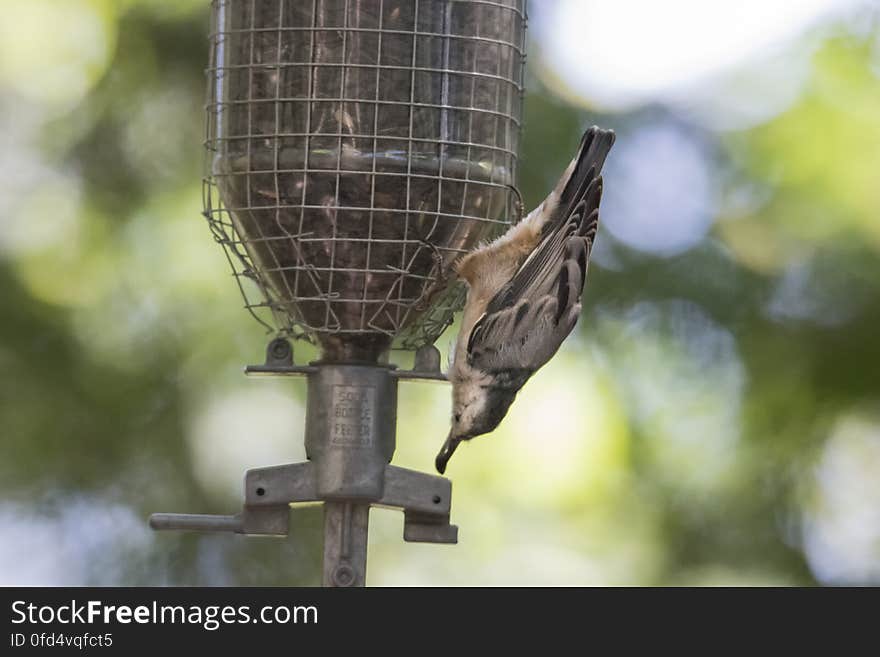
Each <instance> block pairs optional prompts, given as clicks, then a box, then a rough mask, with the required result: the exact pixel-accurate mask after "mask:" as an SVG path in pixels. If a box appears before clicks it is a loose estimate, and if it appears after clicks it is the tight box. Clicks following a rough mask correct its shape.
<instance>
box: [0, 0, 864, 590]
mask: <svg viewBox="0 0 880 657" xmlns="http://www.w3.org/2000/svg"><path fill="white" fill-rule="evenodd" d="M63 4H64V7H63V8H61V7H60V5H59V3H57V2H53V1H52V0H6V2H5V3H4V11H5V12H8V16H9V17H11V19H10V20H8V21H5V22H4V24H5V27H0V37H3V38H0V62H2V63H0V89H2V90H3V93H2V94H0V98H2V99H0V140H2V143H3V144H4V151H5V153H4V156H3V159H0V170H2V172H3V178H4V179H5V182H3V183H0V197H2V201H0V222H2V224H3V228H4V230H3V234H0V303H2V308H3V311H2V312H3V319H2V322H0V371H2V373H3V374H2V376H0V521H3V522H4V523H5V525H6V527H7V528H8V531H5V532H4V533H5V537H3V538H0V578H2V579H0V583H50V584H51V583H70V584H251V585H277V584H315V583H317V582H318V572H319V562H320V525H321V517H320V510H319V509H316V508H314V507H311V508H303V509H297V510H296V511H295V512H294V513H293V515H292V519H293V521H292V524H293V531H292V534H291V537H290V538H289V539H287V540H266V539H245V538H242V537H227V536H216V535H208V536H204V537H200V536H191V535H183V536H178V535H169V534H163V535H158V536H157V535H153V534H151V533H150V532H149V530H147V529H146V517H147V515H148V514H149V513H150V512H153V511H160V510H179V511H184V510H187V511H193V512H229V511H231V510H232V509H234V508H235V506H236V505H237V504H238V503H239V490H238V488H239V484H240V475H241V473H242V472H243V471H244V470H245V469H246V468H248V467H254V466H259V465H268V464H271V463H278V462H284V461H293V460H301V459H302V458H303V457H304V454H303V450H302V446H301V445H300V442H301V441H300V438H299V436H300V433H299V431H300V427H301V424H302V413H303V410H302V404H303V399H304V394H305V392H304V386H303V384H302V382H297V381H281V380H245V379H244V377H243V375H242V373H241V367H242V365H244V364H245V363H249V362H258V361H260V360H261V356H262V354H261V352H262V349H263V345H264V344H265V342H266V340H267V339H268V336H265V335H264V334H262V332H261V329H260V328H259V327H258V326H257V324H256V323H254V322H253V321H252V320H251V319H250V318H249V317H248V316H247V314H246V313H245V312H244V311H243V310H242V309H241V301H240V298H239V296H238V291H237V290H236V289H235V285H234V282H233V280H232V278H231V277H230V275H229V271H228V268H227V264H226V261H225V259H224V256H223V254H222V252H221V251H220V249H219V247H217V246H216V245H215V244H213V243H212V240H211V238H210V234H209V232H208V229H207V227H206V226H204V225H203V222H202V220H200V217H199V210H200V202H201V200H200V178H201V168H202V153H201V140H202V135H203V131H204V127H203V122H204V116H203V109H202V105H203V95H204V74H203V69H204V66H205V57H206V51H207V47H206V35H207V26H208V17H207V7H206V5H207V4H208V3H207V2H203V1H201V0H191V1H189V2H179V1H171V0H168V1H165V2H159V1H158V0H150V1H148V0H140V1H139V0H128V1H126V2H109V1H103V0H70V2H66V3H63ZM58 35H63V38H57V37H58ZM25 37H27V38H25ZM877 37H878V34H875V33H872V34H868V35H865V34H862V35H860V36H853V35H848V34H841V35H838V36H835V37H833V38H830V39H828V40H827V41H826V42H825V43H824V45H823V46H822V47H821V48H819V49H818V50H817V52H816V53H815V55H814V61H813V63H812V74H811V78H810V81H809V83H808V85H807V87H806V89H805V90H804V91H803V93H802V94H801V95H800V97H799V98H798V99H797V100H796V102H795V103H794V104H793V105H792V106H791V107H789V108H788V109H786V110H785V111H784V112H783V113H781V114H779V115H778V116H776V117H774V118H772V119H770V120H769V121H767V122H765V123H763V124H760V125H758V126H756V127H753V128H750V129H746V130H741V131H738V132H724V133H721V132H719V133H713V132H711V131H699V130H697V131H696V132H698V133H699V139H700V140H701V141H703V142H704V143H705V144H707V145H708V146H709V152H711V153H712V160H711V166H712V167H713V170H712V175H713V176H714V178H715V179H716V180H717V184H718V185H719V188H720V189H721V190H722V198H723V199H729V198H738V197H741V196H743V195H745V196H746V197H747V198H748V200H747V202H745V203H728V202H725V201H723V202H722V203H721V204H720V207H719V208H717V209H716V210H715V211H714V213H715V216H714V217H713V219H714V220H715V221H714V225H713V228H712V229H711V231H710V232H709V234H708V235H707V236H706V237H705V238H704V239H702V240H701V241H700V242H699V243H698V244H696V246H694V247H693V248H689V249H687V250H685V251H684V252H681V253H678V254H675V255H668V256H660V255H651V254H649V253H644V252H639V251H637V250H634V249H632V248H630V247H628V246H627V245H626V244H625V243H624V242H623V241H621V240H619V239H616V238H615V237H614V236H613V235H611V234H609V233H608V232H607V231H606V230H604V229H603V231H602V232H601V234H600V237H599V240H600V242H603V243H604V247H603V248H605V257H603V258H598V259H597V262H595V264H594V265H593V267H592V269H591V273H590V281H589V286H588V288H589V291H588V294H587V296H586V300H585V312H584V317H583V320H582V321H581V323H580V325H579V329H578V331H577V332H576V334H575V335H574V336H573V337H572V338H571V339H570V340H569V341H568V343H567V344H566V347H565V349H563V351H562V352H561V353H560V354H559V356H558V357H557V358H556V359H554V361H553V362H552V363H551V364H549V365H548V366H547V367H546V368H545V370H543V371H542V372H541V373H540V374H538V375H537V376H536V377H535V378H534V379H533V381H531V382H530V383H529V385H528V386H527V387H526V389H525V390H524V392H523V393H522V395H521V398H520V400H519V401H518V402H517V404H515V405H514V408H513V410H512V411H511V415H510V417H509V419H508V421H507V422H505V423H504V424H503V425H502V427H501V428H499V430H498V431H496V435H495V436H493V437H490V438H484V439H480V440H478V441H475V442H474V443H473V444H469V445H466V446H465V448H463V449H462V450H461V452H462V453H461V454H460V455H458V456H457V457H456V460H457V462H455V463H454V465H453V468H452V471H451V475H452V478H453V480H454V482H455V494H456V497H455V503H454V508H453V516H454V517H453V520H454V521H455V522H457V523H458V524H459V525H461V527H462V530H461V544H460V545H458V546H456V547H454V548H445V547H437V546H422V545H409V544H404V543H403V542H402V540H401V525H402V518H401V517H400V516H399V515H398V514H393V513H390V512H384V511H374V512H373V516H372V520H371V522H372V536H371V548H370V575H369V578H370V582H371V583H374V584H420V583H427V584H469V583H476V584H480V583H496V584H499V583H501V584H503V583H524V584H533V583H552V584H718V583H724V584H812V583H816V582H825V583H870V582H874V583H876V582H878V581H880V517H878V516H877V511H876V509H877V508H880V490H878V487H877V485H876V484H873V483H872V482H876V481H880V447H878V443H880V403H878V402H880V340H878V328H877V327H878V326H880V257H878V253H880V180H878V176H880V82H878V69H877V55H876V52H877V45H876V44H877ZM539 70H540V69H539ZM530 84H531V89H530V93H529V95H528V96H527V107H526V117H527V121H526V128H525V133H524V145H523V151H522V168H521V172H520V175H521V188H522V192H523V196H524V198H525V200H526V205H527V206H529V207H532V206H534V204H535V203H537V202H538V201H539V200H540V199H541V198H542V197H543V195H544V194H545V193H546V190H548V189H549V188H550V187H551V186H552V184H553V183H554V182H555V180H556V178H557V176H558V172H559V171H560V170H561V169H562V168H563V167H564V164H565V162H566V161H567V159H568V158H569V157H570V156H571V155H570V154H571V152H572V150H573V147H574V144H576V143H577V138H578V136H579V134H580V133H581V131H582V129H583V128H584V126H586V125H588V124H590V123H597V124H600V125H603V126H610V127H614V128H615V129H617V131H618V139H619V142H618V148H620V146H621V144H623V143H625V142H626V140H627V138H628V135H631V134H634V133H635V132H636V131H637V130H639V128H640V127H642V126H644V125H648V124H651V123H652V122H656V121H658V120H667V119H668V118H669V111H668V110H667V109H665V108H642V109H638V110H633V111H631V112H624V113H618V114H610V113H608V114H601V113H599V112H596V111H593V110H591V109H590V108H589V107H588V106H587V104H586V103H578V102H571V99H570V98H568V99H567V100H565V99H563V96H562V95H560V94H559V93H557V84H556V82H555V81H554V80H552V79H549V78H546V77H542V76H541V75H537V76H536V77H535V78H534V79H533V80H532V81H531V83H530ZM566 98H567V97H566ZM674 120H675V121H685V120H686V119H683V118H681V117H674ZM614 155H615V153H612V158H613V157H614ZM657 176H658V180H662V176H663V171H657ZM613 182H614V184H616V185H618V186H625V185H626V183H627V181H626V179H614V180H613ZM610 183H611V180H610V179H609V178H606V184H610ZM646 202H649V203H650V199H646ZM453 333H454V330H453V331H452V332H450V333H448V334H447V335H446V336H444V338H442V339H441V345H440V346H441V347H442V348H444V349H445V348H447V347H448V344H449V341H450V339H451V335H452V334H453ZM299 359H301V360H304V359H305V358H304V357H302V354H300V355H299ZM400 401H401V406H400V412H399V415H400V425H399V432H398V435H399V439H398V443H399V448H398V453H397V456H396V462H398V463H400V464H401V465H404V466H408V467H413V468H418V469H422V470H428V469H429V468H430V464H431V463H432V459H433V454H434V452H435V450H436V448H437V447H438V445H439V443H440V441H441V440H442V438H443V436H444V435H445V426H446V423H447V415H448V390H447V389H446V388H445V387H444V386H439V385H424V384H423V385H420V384H411V385H405V386H402V390H401V400H400ZM859 505H862V507H864V508H862V507H860V506H859ZM872 509H873V510H872ZM4 580H5V581H4Z"/></svg>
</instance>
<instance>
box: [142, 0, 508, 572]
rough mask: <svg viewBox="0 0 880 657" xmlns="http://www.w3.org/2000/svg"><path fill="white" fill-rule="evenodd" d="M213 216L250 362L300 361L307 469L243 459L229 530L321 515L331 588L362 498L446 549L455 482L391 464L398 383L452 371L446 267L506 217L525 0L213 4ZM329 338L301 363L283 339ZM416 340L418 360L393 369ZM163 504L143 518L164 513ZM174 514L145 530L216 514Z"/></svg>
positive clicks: (360, 549) (358, 523)
mask: <svg viewBox="0 0 880 657" xmlns="http://www.w3.org/2000/svg"><path fill="white" fill-rule="evenodd" d="M212 7H213V30H212V35H211V56H210V63H209V66H208V70H207V75H208V88H209V93H208V102H207V107H208V130H207V139H206V155H207V157H206V175H205V179H204V216H205V217H206V219H207V220H208V224H209V226H210V228H211V231H212V234H213V235H214V238H215V239H216V240H217V241H218V242H219V243H220V244H221V245H222V246H223V247H224V250H225V252H226V255H227V257H228V259H229V262H230V264H231V265H232V268H233V272H234V274H235V278H236V281H237V283H238V286H239V289H240V290H241V292H242V295H243V297H244V300H245V306H246V308H247V309H248V311H250V312H251V313H252V314H253V315H254V317H256V318H257V319H258V320H259V321H260V322H261V323H263V324H264V325H265V326H266V327H267V328H268V329H270V330H274V331H276V332H277V333H276V335H278V336H279V337H277V338H276V339H274V340H273V341H272V342H271V343H270V344H269V346H268V348H267V351H266V360H265V363H264V364H263V365H259V366H250V367H248V368H247V372H248V373H249V374H280V375H305V376H307V378H308V408H307V419H306V432H305V434H306V435H305V442H306V445H307V450H306V451H307V454H308V458H309V461H308V462H307V463H299V464H291V465H285V466H275V467H271V468H260V469H256V470H251V471H249V472H248V473H247V475H246V483H245V503H244V508H243V510H242V513H241V514H240V515H239V516H235V517H233V518H235V519H236V520H235V522H233V521H231V520H226V521H224V522H218V523H216V525H217V526H218V527H222V528H226V529H227V530H232V531H240V532H241V533H256V534H269V535H283V534H286V530H287V526H288V513H289V504H290V503H291V502H301V501H321V502H323V503H324V509H325V522H324V533H325V550H324V578H323V581H324V583H325V585H335V586H346V585H363V583H364V580H365V571H366V537H367V526H368V518H369V509H370V506H371V505H381V506H389V507H393V508H398V509H401V510H403V511H404V512H405V516H404V517H405V521H404V539H405V540H407V541H423V542H435V543H454V542H456V540H457V528H456V527H455V526H454V525H450V524H449V509H450V499H451V486H450V483H449V481H448V480H446V479H443V478H441V477H437V476H434V475H428V474H423V473H419V472H414V471H411V470H405V469H403V468H398V467H396V466H393V465H391V464H390V461H391V458H392V456H393V453H394V448H395V443H396V435H395V425H396V408H397V382H398V381H399V380H400V379H404V380H406V379H444V377H443V375H442V373H441V369H440V354H439V352H438V351H437V349H436V348H435V347H433V346H432V343H433V342H434V341H435V340H436V339H437V337H438V336H439V335H440V333H441V332H442V331H443V330H444V329H445V328H446V327H447V326H448V325H449V324H450V323H451V321H452V315H453V313H454V312H455V311H456V310H458V309H460V308H461V305H462V303H463V301H464V288H463V286H462V285H460V284H458V283H454V282H450V277H449V276H448V274H449V273H450V268H451V265H452V263H453V262H454V261H455V260H456V259H457V258H458V257H459V256H460V255H461V254H463V253H466V252H468V251H470V250H471V249H473V248H474V247H475V246H476V245H477V244H479V243H480V242H482V241H485V240H488V239H491V238H493V237H495V236H497V235H498V234H500V233H501V232H503V231H504V230H505V229H506V227H507V225H508V224H509V222H510V219H511V218H512V217H514V216H515V214H516V212H515V208H516V205H517V198H518V194H517V193H516V187H515V185H516V174H517V151H518V147H519V129H520V117H521V109H522V92H523V62H524V44H525V23H526V16H525V0H380V1H379V2H375V3H362V2H356V1H355V0H303V1H302V2H295V3H291V2H288V1H287V0H213V2H212ZM281 336H289V337H291V338H293V339H303V340H307V341H310V342H312V343H314V344H316V345H317V346H318V347H319V348H320V350H321V358H320V360H319V361H317V362H315V363H312V364H310V365H296V364H295V362H294V353H293V349H292V345H291V343H290V342H289V341H288V339H287V338H286V337H281ZM392 347H397V348H403V349H417V353H416V358H415V366H414V368H413V370H412V371H408V372H407V371H399V370H397V369H396V368H394V367H393V366H389V365H385V364H383V363H385V362H387V354H388V351H389V349H391V348H392ZM154 518H155V517H154ZM192 518H193V517H192V516H176V515H174V514H164V515H162V516H161V522H159V523H158V524H157V525H156V523H154V525H156V526H157V528H163V529H170V528H178V529H200V528H203V527H204V526H205V523H206V522H207V524H208V525H210V524H211V523H210V522H209V521H204V520H201V521H194V520H193V519H192Z"/></svg>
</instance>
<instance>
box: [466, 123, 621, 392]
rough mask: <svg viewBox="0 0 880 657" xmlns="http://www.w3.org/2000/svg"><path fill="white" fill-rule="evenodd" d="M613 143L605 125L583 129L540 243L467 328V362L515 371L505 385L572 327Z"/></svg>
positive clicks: (540, 360)
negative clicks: (606, 159)
mask: <svg viewBox="0 0 880 657" xmlns="http://www.w3.org/2000/svg"><path fill="white" fill-rule="evenodd" d="M613 143H614V133H613V132H611V131H606V130H600V129H598V128H590V130H588V131H587V132H586V133H585V134H584V137H583V139H582V140H581V145H580V150H579V152H578V157H577V160H576V164H575V167H574V169H573V171H572V173H571V175H570V177H569V179H568V181H567V182H566V183H565V186H564V187H563V189H562V192H561V194H560V198H559V203H558V204H557V205H556V206H555V208H554V210H553V213H552V215H551V217H550V218H549V219H548V220H547V222H546V223H545V225H544V228H543V230H542V235H541V239H540V241H539V243H538V245H537V246H536V247H535V249H534V250H533V251H532V253H531V254H530V255H529V256H528V257H527V258H526V260H525V261H524V262H523V264H522V265H521V266H520V268H519V269H518V270H517V272H516V273H515V274H514V275H513V277H512V278H511V279H510V281H509V282H508V283H507V284H506V285H505V286H504V287H503V288H501V290H499V292H498V293H497V294H496V295H495V296H494V297H493V298H492V299H491V301H490V302H489V305H488V306H487V308H486V312H485V314H484V315H483V316H482V317H481V318H480V319H479V320H478V321H477V322H476V323H475V324H474V327H473V329H472V330H471V334H470V336H469V338H468V345H467V347H468V348H467V355H468V362H469V363H470V364H471V365H472V366H474V367H477V368H479V369H481V370H483V371H485V372H496V373H499V372H508V373H510V374H511V375H512V376H514V382H512V384H511V385H514V384H515V383H518V384H519V385H522V383H520V382H519V381H520V380H522V382H524V379H523V376H524V377H525V378H528V375H530V374H531V373H532V372H534V371H535V370H537V369H538V368H539V367H541V366H542V365H543V364H544V363H546V362H547V361H548V360H550V358H551V357H552V356H553V354H555V353H556V351H557V350H558V349H559V346H560V345H561V344H562V341H563V340H565V338H566V337H567V336H568V334H569V333H571V330H572V329H573V328H574V325H575V323H576V322H577V318H578V315H579V314H580V310H581V306H580V299H581V293H582V292H583V286H584V279H585V277H586V273H587V265H588V263H589V259H590V250H591V248H592V245H593V240H594V239H595V236H596V230H597V228H598V225H599V201H600V198H601V195H602V178H601V176H600V171H601V169H602V165H603V163H604V162H605V157H606V156H607V154H608V151H609V150H610V148H611V145H612V144H613ZM516 372H520V374H519V375H517V374H515V373H516Z"/></svg>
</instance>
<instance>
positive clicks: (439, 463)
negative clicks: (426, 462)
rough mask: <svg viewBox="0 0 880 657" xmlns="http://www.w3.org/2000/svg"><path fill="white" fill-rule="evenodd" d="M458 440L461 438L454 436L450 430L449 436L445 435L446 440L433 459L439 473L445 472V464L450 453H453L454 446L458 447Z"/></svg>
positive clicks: (450, 455)
mask: <svg viewBox="0 0 880 657" xmlns="http://www.w3.org/2000/svg"><path fill="white" fill-rule="evenodd" d="M460 442H461V438H456V437H455V436H453V435H452V432H451V431H450V432H449V436H447V437H446V442H445V443H443V447H441V448H440V453H439V454H437V458H436V459H434V466H435V467H436V468H437V472H439V473H440V474H443V473H444V472H446V464H447V463H449V459H451V458H452V455H453V454H454V453H455V448H456V447H458V445H459V443H460Z"/></svg>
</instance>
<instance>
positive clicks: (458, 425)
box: [435, 381, 516, 474]
mask: <svg viewBox="0 0 880 657" xmlns="http://www.w3.org/2000/svg"><path fill="white" fill-rule="evenodd" d="M515 397H516V391H515V390H509V389H506V388H498V387H494V386H491V385H486V384H481V383H480V382H478V381H466V382H461V383H459V384H458V385H456V386H453V397H452V426H451V428H450V430H449V436H447V438H446V442H445V443H443V448H442V449H441V450H440V453H439V454H438V455H437V459H436V461H435V465H436V466H437V471H438V472H439V473H440V474H443V473H444V472H445V471H446V464H447V463H448V462H449V459H450V458H451V457H452V454H453V452H455V449H456V448H457V447H458V445H459V444H460V443H461V442H462V441H463V440H470V439H471V438H474V437H475V436H481V435H483V434H484V433H489V432H490V431H492V430H494V429H495V427H497V426H498V425H499V424H500V423H501V420H503V419H504V416H505V415H506V414H507V409H508V408H510V405H511V404H512V403H513V400H514V398H515Z"/></svg>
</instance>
